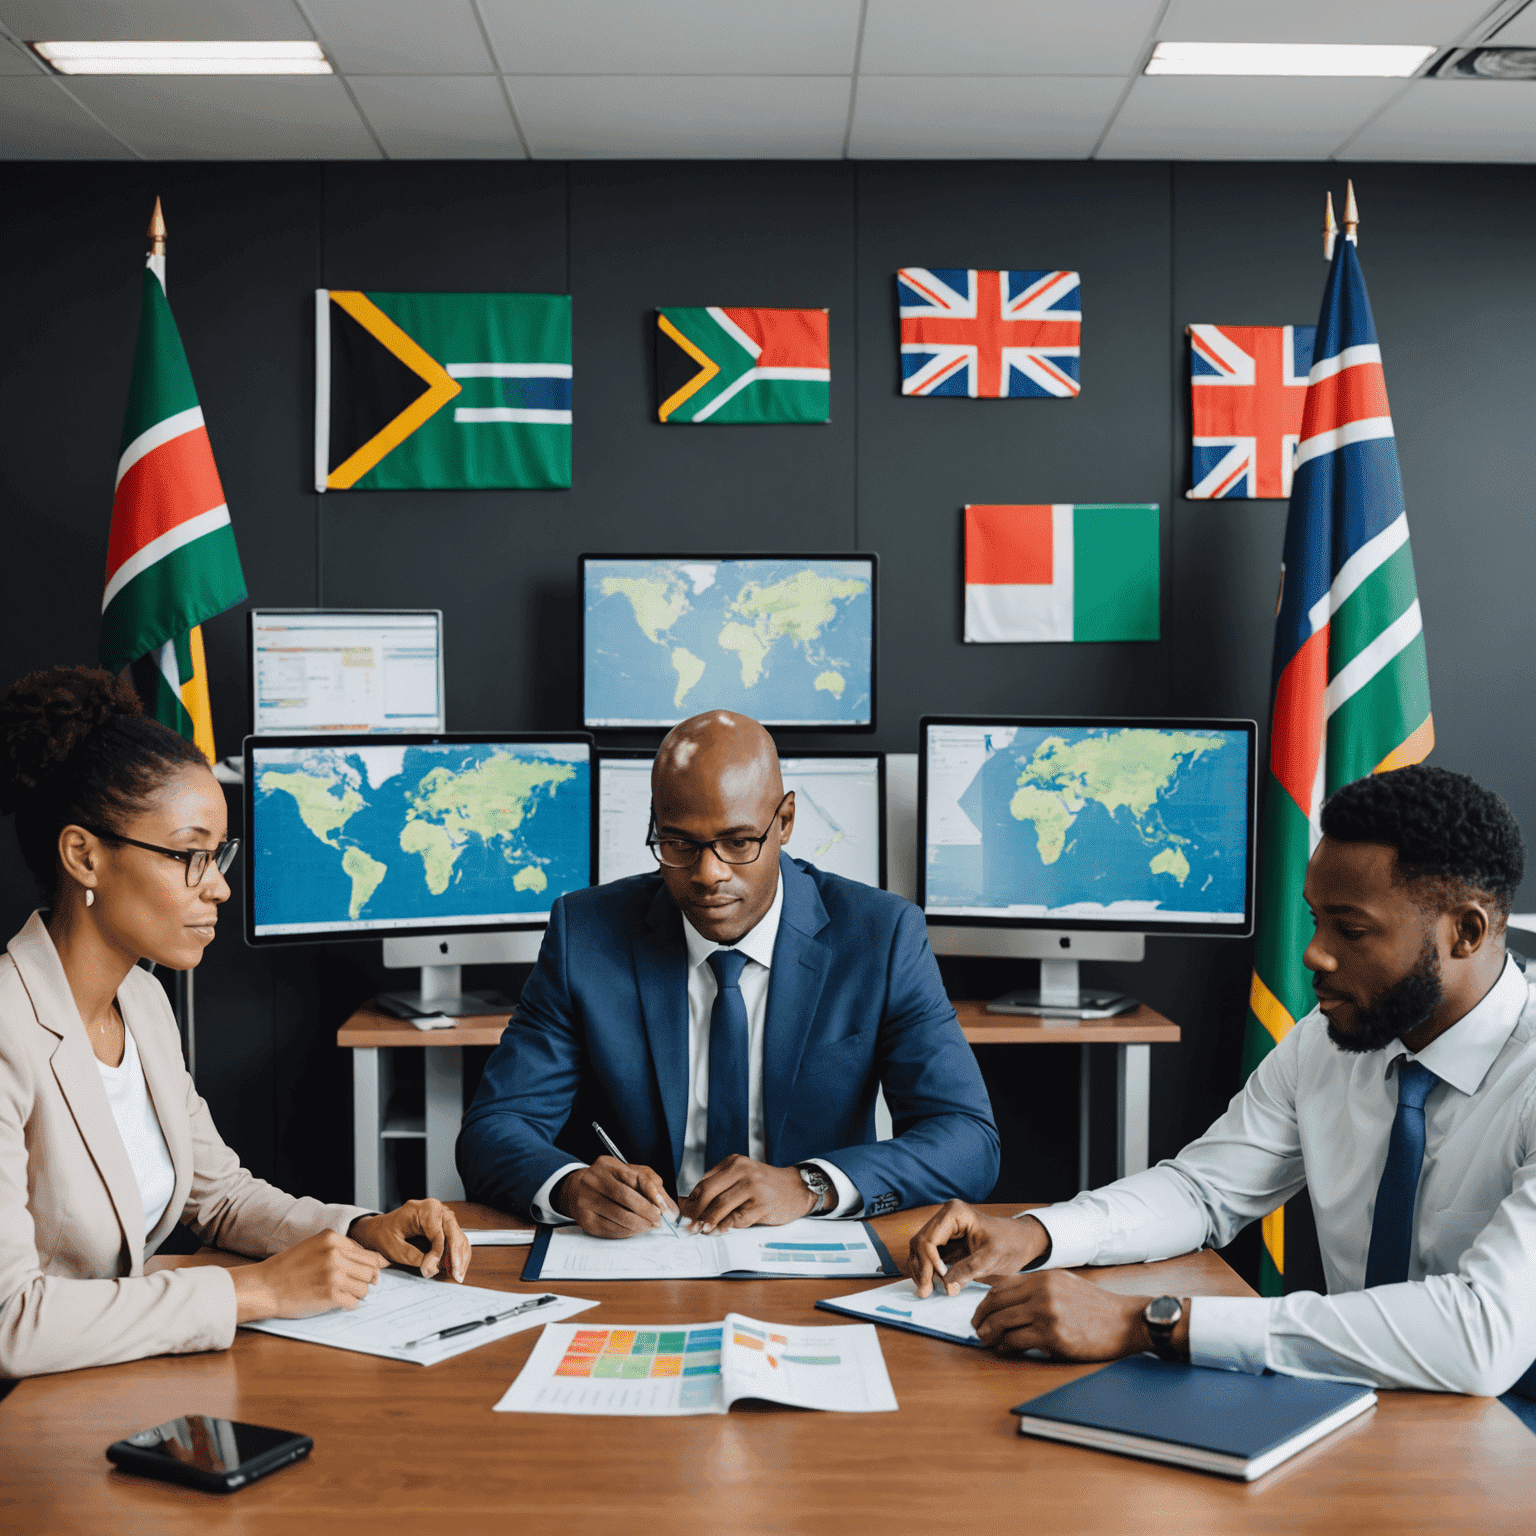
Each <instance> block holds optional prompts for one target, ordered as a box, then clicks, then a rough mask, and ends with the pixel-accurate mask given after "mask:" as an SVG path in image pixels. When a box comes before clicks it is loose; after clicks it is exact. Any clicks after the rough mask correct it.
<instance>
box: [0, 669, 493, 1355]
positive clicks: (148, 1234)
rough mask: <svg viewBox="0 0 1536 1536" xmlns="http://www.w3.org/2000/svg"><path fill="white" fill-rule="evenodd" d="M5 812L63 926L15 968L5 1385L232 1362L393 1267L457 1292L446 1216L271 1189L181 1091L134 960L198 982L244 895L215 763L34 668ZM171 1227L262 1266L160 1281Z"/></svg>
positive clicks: (3, 1248) (156, 988)
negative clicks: (193, 971) (268, 1324)
mask: <svg viewBox="0 0 1536 1536" xmlns="http://www.w3.org/2000/svg"><path fill="white" fill-rule="evenodd" d="M5 812H14V814H15V816H16V833H17V837H18V840H19V841H20V843H21V850H22V855H23V857H24V858H25V859H26V862H27V864H28V867H29V868H30V869H31V870H32V872H33V874H34V875H35V876H36V877H37V880H38V882H39V885H40V886H41V888H42V890H43V891H44V893H45V896H46V899H47V901H48V907H47V908H46V909H45V910H43V911H39V912H36V913H34V914H33V915H32V917H31V918H30V919H29V920H28V922H27V924H26V926H25V927H24V928H23V929H22V930H21V932H20V933H18V934H17V935H16V936H15V938H13V939H12V940H11V941H10V943H9V945H8V946H7V948H6V953H5V955H4V956H3V957H0V1376H12V1377H15V1376H30V1375H35V1374H37V1373H39V1372H44V1371H64V1370H73V1369H77V1368H79V1367H82V1366H91V1365H105V1364H109V1363H111V1362H115V1361H119V1360H133V1359H137V1358H138V1357H140V1356H143V1355H153V1354H168V1353H180V1352H185V1351H189V1350H201V1349H225V1348H227V1347H228V1346H229V1344H230V1343H231V1342H232V1341H233V1339H234V1335H235V1328H236V1325H237V1324H239V1323H243V1322H250V1321H254V1320H256V1319H258V1318H265V1317H304V1316H309V1315H312V1314H314V1313H317V1312H324V1311H329V1310H331V1309H332V1308H334V1307H348V1308H351V1307H355V1306H356V1305H357V1304H358V1302H359V1300H361V1299H362V1298H363V1297H364V1296H366V1295H367V1294H368V1287H369V1286H370V1285H371V1284H373V1283H375V1282H376V1281H377V1278H378V1273H379V1270H380V1269H381V1268H382V1267H383V1265H384V1264H385V1263H386V1262H394V1263H397V1264H403V1265H409V1266H411V1267H413V1268H416V1269H419V1270H420V1271H421V1273H423V1274H425V1275H428V1276H431V1275H435V1274H437V1273H438V1272H439V1270H440V1269H441V1271H442V1273H443V1274H444V1275H445V1276H446V1277H447V1278H449V1279H455V1280H460V1281H462V1280H463V1279H464V1276H465V1274H466V1272H467V1270H468V1265H469V1256H470V1249H469V1243H468V1240H467V1239H466V1238H465V1237H464V1234H463V1233H462V1232H461V1231H460V1230H459V1228H458V1225H457V1223H456V1222H455V1221H454V1218H453V1215H452V1213H451V1212H449V1211H448V1210H447V1209H446V1208H445V1207H444V1206H442V1205H441V1204H440V1203H439V1202H438V1201H436V1200H413V1201H410V1202H409V1203H407V1204H406V1205H403V1206H401V1207H400V1208H399V1209H398V1210H395V1211H392V1212H390V1213H389V1214H388V1215H378V1214H373V1213H370V1212H367V1211H363V1210H359V1209H358V1208H357V1207H355V1206H350V1205H322V1204H321V1203H320V1202H319V1201H317V1200H311V1199H306V1198H299V1197H295V1196H293V1195H287V1194H284V1193H283V1192H282V1191H281V1190H278V1189H274V1188H273V1187H272V1185H270V1184H267V1183H264V1182H263V1181H262V1180H260V1179H257V1178H254V1177H252V1175H251V1174H250V1173H248V1172H247V1171H246V1170H245V1169H244V1168H242V1167H241V1166H240V1160H239V1158H238V1157H236V1156H235V1154H234V1153H233V1152H232V1151H231V1150H230V1149H229V1148H228V1147H227V1146H225V1144H224V1143H223V1141H222V1140H221V1139H220V1137H219V1133H218V1131H217V1129H215V1127H214V1124H213V1120H212V1118H211V1117H210V1115H209V1113H208V1106H207V1105H206V1104H205V1103H204V1102H203V1100H202V1099H201V1098H200V1097H199V1096H198V1092H197V1089H196V1087H195V1086H194V1085H193V1082H192V1079H191V1078H190V1077H189V1076H188V1074H187V1071H186V1068H185V1066H184V1065H183V1063H182V1056H181V1041H180V1036H179V1033H178V1030H177V1027H176V1021H175V1018H174V1016H173V1015H172V1013H171V1010H170V1008H169V1006H168V1005H167V1003H166V999H165V993H164V991H163V990H162V989H161V987H160V985H159V983H158V982H156V981H155V980H154V979H153V978H152V977H151V976H149V975H148V974H147V973H146V972H145V971H144V970H142V969H141V968H139V965H138V962H139V961H140V960H141V959H146V958H147V959H149V960H152V961H154V962H155V963H156V964H157V965H163V966H168V967H170V968H171V969H173V970H186V969H189V968H190V967H192V966H195V965H196V964H197V963H198V961H199V960H200V959H201V958H202V954H203V950H204V949H205V948H206V947H207V946H208V945H209V944H210V943H212V942H213V937H214V932H215V925H216V924H217V922H218V916H219V908H220V907H221V906H222V905H223V903H224V902H225V901H227V900H228V899H229V886H228V884H227V883H226V881H225V878H224V872H225V871H226V870H227V869H228V867H229V864H230V861H231V859H232V857H233V855H234V852H235V849H236V847H237V846H238V845H237V844H235V843H231V842H228V841H226V838H225V833H226V830H227V821H226V814H225V806H224V794H223V791H222V790H221V789H220V788H219V786H218V784H217V782H216V781H215V780H214V777H213V774H212V773H211V772H210V771H209V767H208V763H207V761H206V760H205V759H204V757H203V755H202V754H201V752H199V751H198V750H197V748H196V747H194V746H192V745H191V743H189V742H186V741H183V740H182V738H181V737H180V736H178V735H177V734H176V733H175V732H174V731H171V730H168V729H167V728H166V727H165V726H163V725H160V724H158V723H156V722H155V721H153V720H150V719H148V718H147V717H145V716H144V714H143V713H142V710H141V708H140V706H139V703H138V699H137V697H136V696H135V695H134V693H133V691H132V689H131V687H129V685H128V684H127V683H126V681H122V682H114V680H113V679H112V678H111V677H110V676H109V675H108V674H107V673H105V672H102V671H98V670H95V669H89V668H83V667H72V668H62V667H61V668H56V669H54V670H53V671H51V672H39V673H34V674H33V675H32V676H31V677H28V678H24V679H23V680H22V681H21V682H19V683H17V684H15V685H14V686H13V687H11V688H9V689H8V690H6V691H5V693H4V694H0V813H5ZM146 1207H148V1208H147V1209H146ZM177 1221H182V1222H184V1223H186V1225H187V1226H188V1227H190V1228H191V1229H192V1231H193V1232H195V1233H196V1234H197V1235H198V1236H199V1237H201V1238H202V1239H203V1240H204V1242H205V1243H209V1244H213V1245H215V1246H217V1247H218V1248H221V1249H224V1250H227V1251H228V1252H230V1253H234V1254H242V1255H246V1256H248V1257H249V1258H250V1259H252V1260H258V1261H259V1262H250V1263H246V1264H243V1265H240V1266H237V1267H226V1266H225V1265H224V1264H209V1263H207V1262H198V1261H196V1260H188V1259H182V1260H174V1259H161V1260H154V1261H150V1263H149V1266H148V1269H149V1270H153V1272H148V1271H147V1269H146V1261H147V1260H150V1255H152V1254H153V1253H154V1251H155V1249H156V1247H157V1246H158V1245H159V1244H160V1243H161V1242H162V1241H163V1240H164V1239H165V1236H166V1234H167V1233H168V1232H169V1231H170V1230H171V1228H172V1227H173V1226H174V1225H175V1224H176V1222H177ZM412 1237H421V1238H424V1239H426V1240H427V1242H428V1243H429V1246H428V1248H427V1250H426V1252H422V1251H421V1250H419V1249H418V1248H417V1247H416V1246H414V1245H413V1244H412V1243H411V1242H410V1239H411V1238H412Z"/></svg>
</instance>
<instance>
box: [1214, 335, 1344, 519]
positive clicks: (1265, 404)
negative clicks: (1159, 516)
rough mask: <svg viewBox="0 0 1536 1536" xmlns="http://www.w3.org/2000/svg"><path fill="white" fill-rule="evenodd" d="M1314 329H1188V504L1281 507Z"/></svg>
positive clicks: (1288, 486) (1288, 488)
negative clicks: (1239, 501)
mask: <svg viewBox="0 0 1536 1536" xmlns="http://www.w3.org/2000/svg"><path fill="white" fill-rule="evenodd" d="M1316 335H1317V327H1316V326H1315V325H1192V326H1190V328H1189V398H1190V414H1191V420H1192V422H1193V430H1194V442H1193V448H1194V452H1193V454H1192V457H1191V472H1190V480H1191V481H1192V483H1193V488H1192V489H1191V490H1190V492H1189V494H1188V499H1189V500H1190V501H1213V500H1218V499H1227V500H1231V499H1234V498H1243V499H1246V500H1250V501H1265V500H1269V499H1274V500H1277V501H1278V500H1284V499H1285V498H1286V497H1288V496H1289V495H1290V494H1291V455H1292V454H1293V453H1294V452H1295V451H1296V443H1297V440H1298V438H1299V436H1300V433H1301V410H1302V406H1303V405H1304V404H1305V403H1306V398H1307V375H1308V374H1309V373H1310V372H1311V371H1312V342H1313V339H1314V338H1315V337H1316Z"/></svg>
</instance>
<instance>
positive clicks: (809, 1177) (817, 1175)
mask: <svg viewBox="0 0 1536 1536" xmlns="http://www.w3.org/2000/svg"><path fill="white" fill-rule="evenodd" d="M795 1172H796V1173H798V1174H799V1175H800V1180H801V1182H802V1183H803V1184H804V1185H805V1187H806V1188H807V1189H808V1190H810V1192H811V1193H812V1194H813V1195H815V1196H816V1200H815V1202H814V1204H812V1206H811V1209H810V1214H811V1215H812V1216H819V1215H820V1214H821V1209H822V1207H823V1206H824V1205H830V1204H831V1203H832V1202H831V1201H830V1200H828V1199H827V1196H828V1195H829V1194H830V1193H831V1191H832V1180H831V1179H829V1178H828V1177H827V1176H826V1174H824V1173H823V1172H822V1171H821V1169H820V1168H818V1167H817V1166H816V1165H815V1163H796V1164H795Z"/></svg>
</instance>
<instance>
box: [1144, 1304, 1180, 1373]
mask: <svg viewBox="0 0 1536 1536" xmlns="http://www.w3.org/2000/svg"><path fill="white" fill-rule="evenodd" d="M1141 1316H1142V1320H1143V1321H1144V1322H1145V1323H1146V1325H1147V1332H1148V1333H1149V1334H1151V1335H1152V1348H1153V1349H1154V1350H1155V1351H1156V1352H1157V1358H1158V1359H1159V1360H1178V1359H1181V1358H1182V1357H1181V1356H1180V1354H1179V1352H1178V1350H1176V1349H1175V1348H1174V1347H1173V1330H1174V1329H1175V1328H1176V1327H1177V1326H1178V1324H1179V1320H1180V1319H1181V1318H1182V1317H1183V1316H1184V1307H1183V1304H1182V1303H1181V1302H1180V1301H1179V1298H1178V1297H1177V1296H1159V1297H1157V1298H1156V1299H1155V1300H1153V1301H1149V1302H1148V1303H1147V1304H1146V1306H1145V1307H1143V1308H1142V1309H1141Z"/></svg>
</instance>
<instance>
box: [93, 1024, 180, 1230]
mask: <svg viewBox="0 0 1536 1536" xmlns="http://www.w3.org/2000/svg"><path fill="white" fill-rule="evenodd" d="M96 1065H97V1066H98V1067H99V1068H100V1069H101V1086H102V1087H103V1088H104V1089H106V1093H107V1104H108V1106H109V1107H110V1108H111V1110H112V1118H113V1119H114V1120H115V1121H116V1122H117V1133H118V1135H119V1136H121V1137H122V1138H123V1145H124V1147H126V1148H127V1149H128V1161H129V1163H130V1164H132V1166H133V1177H134V1180H135V1182H136V1183H137V1184H138V1186H139V1204H140V1205H142V1206H143V1207H144V1235H145V1237H148V1236H149V1234H150V1233H151V1232H153V1231H154V1230H155V1226H156V1224H157V1223H158V1222H159V1220H160V1218H161V1217H162V1216H163V1215H165V1208H166V1206H168V1205H169V1204H170V1203H171V1196H172V1195H173V1194H175V1192H176V1169H175V1168H174V1167H173V1166H172V1164H171V1150H170V1148H169V1147H167V1146H166V1144H165V1132H164V1131H162V1130H161V1129H160V1117H159V1116H158V1115H157V1114H156V1113H155V1106H154V1104H153V1103H152V1102H151V1100H150V1097H149V1085H148V1084H147V1083H146V1082H145V1081H144V1064H143V1062H141V1061H140V1060H139V1048H138V1046H137V1045H136V1044H134V1039H133V1031H132V1030H131V1029H128V1028H126V1027H125V1028H124V1030H123V1059H122V1060H121V1061H120V1062H118V1064H117V1065H116V1066H115V1067H109V1066H108V1065H107V1064H106V1062H104V1061H102V1060H100V1058H98V1059H97V1062H96Z"/></svg>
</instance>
